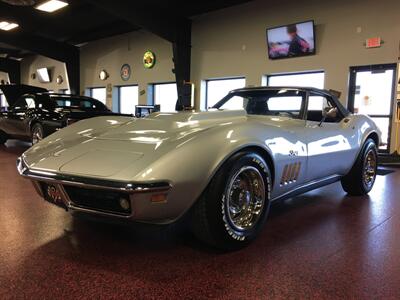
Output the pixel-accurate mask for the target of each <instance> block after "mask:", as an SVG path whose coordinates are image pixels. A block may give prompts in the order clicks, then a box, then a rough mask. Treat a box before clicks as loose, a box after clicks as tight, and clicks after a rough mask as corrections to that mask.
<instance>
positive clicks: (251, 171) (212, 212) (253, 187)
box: [192, 152, 271, 250]
mask: <svg viewBox="0 0 400 300" xmlns="http://www.w3.org/2000/svg"><path fill="white" fill-rule="evenodd" d="M270 191H271V174H270V170H269V167H268V165H267V163H266V162H265V160H264V159H263V158H262V157H261V156H260V155H259V154H256V153H252V152H240V153H237V154H235V155H233V156H232V157H231V158H230V159H228V161H227V162H225V163H224V164H223V166H222V167H221V168H220V169H219V171H218V172H217V173H216V174H215V176H214V177H213V179H212V180H211V182H210V184H209V185H208V187H207V189H206V190H205V191H204V193H203V195H202V196H201V198H200V199H199V201H198V202H197V203H196V205H195V207H194V215H193V221H192V222H193V223H192V230H193V232H194V234H195V235H196V237H197V238H198V239H200V240H202V241H203V242H205V243H207V244H209V245H211V246H214V247H217V248H220V249H223V250H236V249H240V248H243V247H244V246H246V245H248V244H249V242H251V241H252V240H254V239H255V238H256V237H257V236H258V234H259V233H260V231H261V229H262V228H263V225H264V223H265V221H266V219H267V215H268V211H269V206H270Z"/></svg>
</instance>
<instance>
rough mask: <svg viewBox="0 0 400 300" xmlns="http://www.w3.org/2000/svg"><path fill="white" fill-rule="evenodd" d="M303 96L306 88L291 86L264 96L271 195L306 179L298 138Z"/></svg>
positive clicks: (302, 123) (303, 152)
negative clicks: (271, 160) (272, 163)
mask: <svg viewBox="0 0 400 300" xmlns="http://www.w3.org/2000/svg"><path fill="white" fill-rule="evenodd" d="M306 97H307V94H306V92H304V91H300V90H295V89H293V90H291V89H281V90H279V91H278V92H277V93H276V94H275V95H272V96H270V97H268V101H267V110H266V115H267V116H268V117H267V118H266V121H265V124H266V125H267V127H266V130H267V131H268V132H271V133H273V134H272V135H271V137H272V138H271V139H268V140H266V141H265V143H266V145H267V146H268V148H269V149H271V151H272V152H273V153H274V154H275V158H274V159H275V178H276V180H275V182H274V187H273V192H272V197H273V198H275V197H276V196H278V195H282V194H285V193H288V192H290V191H292V190H294V189H296V188H297V187H298V186H301V185H302V184H304V182H305V181H306V180H307V173H306V169H307V145H306V143H304V142H303V140H302V137H303V136H304V132H305V126H306V121H305V120H304V114H305V106H306ZM250 112H251V111H250ZM271 125H272V127H271Z"/></svg>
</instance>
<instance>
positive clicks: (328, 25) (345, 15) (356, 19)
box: [22, 0, 400, 151]
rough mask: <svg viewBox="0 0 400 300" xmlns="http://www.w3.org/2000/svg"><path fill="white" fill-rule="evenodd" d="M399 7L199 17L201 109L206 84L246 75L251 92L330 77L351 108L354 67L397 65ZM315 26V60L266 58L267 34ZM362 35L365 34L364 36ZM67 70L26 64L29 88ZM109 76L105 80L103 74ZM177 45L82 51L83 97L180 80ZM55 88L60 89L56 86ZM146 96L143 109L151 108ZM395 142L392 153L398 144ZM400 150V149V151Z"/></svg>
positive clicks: (311, 2)
mask: <svg viewBox="0 0 400 300" xmlns="http://www.w3.org/2000/svg"><path fill="white" fill-rule="evenodd" d="M399 11H400V1H398V0H381V1H376V0H352V1H346V0H335V1H321V0H302V1H293V0H280V1H267V0H256V1H252V2H249V3H246V4H243V5H239V6H234V7H231V8H228V9H223V10H220V11H216V12H212V13H208V14H205V15H202V16H198V17H196V18H195V19H194V20H193V33H192V72H191V75H192V81H193V82H194V83H195V84H196V93H195V95H196V97H195V104H196V107H199V106H200V86H201V82H202V80H204V79H207V78H217V77H231V76H245V77H246V82H247V85H260V84H261V78H262V76H263V75H265V74H273V73H283V72H296V71H306V70H324V71H325V73H326V77H325V87H326V88H330V89H335V90H339V91H341V92H342V95H343V96H342V99H341V100H342V102H343V103H345V104H346V102H347V93H348V90H347V85H348V78H349V67H350V66H358V65H371V64H381V63H395V62H397V61H398V57H399V56H400V53H399V39H400V18H399V17H398V13H399ZM310 19H313V20H315V23H316V38H317V54H316V55H314V56H309V57H302V58H292V59H285V60H276V61H272V60H269V59H268V56H267V45H266V37H265V36H266V28H268V27H274V26H279V25H285V24H288V23H294V22H298V21H305V20H310ZM358 28H360V29H361V32H358V31H357V29H358ZM375 36H380V37H381V38H382V39H383V41H384V44H383V46H382V47H381V48H378V49H365V47H364V45H363V44H364V42H365V39H366V38H369V37H375ZM148 49H150V50H152V51H154V52H155V54H156V56H157V63H156V66H155V67H154V68H153V69H150V70H147V69H145V68H144V67H143V64H142V57H143V54H144V52H145V51H146V50H148ZM124 63H128V64H130V65H131V68H132V76H131V79H130V80H129V81H128V82H124V81H122V80H121V78H120V69H121V66H122V65H123V64H124ZM50 65H53V66H55V67H56V69H57V70H59V71H58V72H60V73H62V71H63V70H65V67H63V68H62V67H61V66H60V65H59V64H56V63H55V62H54V61H51V60H49V61H46V60H43V59H42V58H40V57H36V58H35V59H34V60H33V61H30V62H29V61H27V60H24V62H23V63H22V81H23V82H25V83H32V84H37V82H32V81H31V80H30V78H29V75H30V74H31V73H32V72H33V71H34V70H35V69H36V68H37V67H38V66H41V67H43V66H50ZM102 69H105V70H106V71H107V72H108V73H109V74H110V77H109V79H107V80H106V81H101V80H100V79H99V77H98V74H99V72H100V70H102ZM172 69H173V62H172V46H171V44H170V43H169V42H167V41H165V40H163V39H161V38H159V37H157V36H155V35H153V34H151V33H148V32H145V31H137V32H132V33H129V34H125V35H121V36H116V37H112V38H108V39H104V40H99V41H96V42H91V43H89V44H87V45H86V46H84V47H82V49H81V90H82V93H83V90H84V88H89V87H98V86H107V84H111V86H118V85H129V84H138V85H139V90H140V91H147V85H148V84H149V83H155V82H167V81H175V76H174V74H173V73H172V71H171V70H172ZM49 86H51V85H47V86H45V87H47V88H50V89H55V87H54V88H51V87H49ZM146 100H147V95H146V94H142V95H141V96H140V99H139V103H141V104H145V103H146ZM394 133H395V131H394V130H393V136H392V151H394V141H395V137H394ZM399 150H400V149H399Z"/></svg>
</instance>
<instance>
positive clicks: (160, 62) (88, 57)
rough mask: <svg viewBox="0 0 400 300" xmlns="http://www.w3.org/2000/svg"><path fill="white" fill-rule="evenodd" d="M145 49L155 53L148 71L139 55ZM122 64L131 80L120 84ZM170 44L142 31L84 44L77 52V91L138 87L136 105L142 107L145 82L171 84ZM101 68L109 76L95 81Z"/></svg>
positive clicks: (146, 83) (173, 76) (145, 99)
mask: <svg viewBox="0 0 400 300" xmlns="http://www.w3.org/2000/svg"><path fill="white" fill-rule="evenodd" d="M147 50H151V51H153V52H154V53H155V54H156V65H155V66H154V67H153V68H152V69H145V68H144V66H143V55H144V53H145V52H146V51H147ZM123 64H129V65H130V66H131V71H132V74H131V78H130V80H129V81H123V80H122V79H121V76H120V71H121V67H122V65H123ZM173 68H174V65H173V62H172V45H171V44H170V43H169V42H167V41H165V40H163V39H161V38H159V37H157V36H155V35H153V34H151V33H148V32H145V31H137V32H132V33H128V34H124V35H120V36H116V37H112V38H108V39H105V40H99V41H95V42H92V43H89V44H87V45H86V46H84V47H82V49H81V88H82V89H83V88H89V87H100V86H107V84H111V85H112V86H114V87H115V86H119V85H132V84H138V85H139V91H144V92H145V94H141V95H140V97H139V103H140V104H146V101H147V85H148V83H156V82H170V81H175V75H174V74H173V73H172V69H173ZM102 69H104V70H106V71H107V72H108V74H109V75H110V77H109V78H108V79H107V80H106V81H102V80H100V78H99V73H100V71H101V70H102Z"/></svg>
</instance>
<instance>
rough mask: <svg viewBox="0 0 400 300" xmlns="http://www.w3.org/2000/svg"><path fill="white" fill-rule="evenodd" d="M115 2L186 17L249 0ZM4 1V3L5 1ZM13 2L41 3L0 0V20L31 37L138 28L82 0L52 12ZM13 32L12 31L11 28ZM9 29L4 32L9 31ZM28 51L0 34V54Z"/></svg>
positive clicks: (73, 37) (75, 40)
mask: <svg viewBox="0 0 400 300" xmlns="http://www.w3.org/2000/svg"><path fill="white" fill-rule="evenodd" d="M64 1H66V0H64ZM110 1H113V3H115V5H116V6H117V5H118V2H123V3H124V4H125V5H129V8H130V9H131V10H136V11H140V12H141V13H142V14H144V15H148V18H152V16H153V14H154V13H155V12H156V13H158V15H160V14H162V15H164V16H168V17H169V18H181V17H184V18H190V17H193V16H195V15H199V14H203V13H206V12H210V11H213V10H218V9H222V8H226V7H229V6H234V5H237V4H240V3H244V2H248V1H249V0H196V1H190V0H189V1H188V0H187V1H179V0H168V1H167V0H153V1H148V2H147V1H136V0H131V1H129V0H125V1H124V0H110ZM6 2H7V3H6ZM10 2H11V3H13V2H14V4H15V3H16V2H20V3H21V2H31V3H41V2H43V1H37V0H36V1H35V0H26V1H24V0H0V21H1V20H7V21H13V22H16V23H18V24H19V25H20V27H19V28H18V29H16V30H15V32H17V31H18V32H19V33H23V34H24V35H29V36H33V37H41V38H46V39H48V40H54V41H57V42H62V43H67V44H71V45H80V44H83V43H86V42H90V41H93V40H97V39H101V38H106V37H110V36H114V35H118V34H122V33H126V32H130V31H134V30H138V29H140V26H138V25H136V24H135V20H131V21H130V22H128V21H127V20H124V19H120V18H118V17H116V16H115V14H112V13H109V12H108V11H107V10H104V9H102V8H99V7H98V6H95V5H92V4H91V3H90V1H86V0H68V1H67V2H68V3H69V6H67V7H66V8H64V9H61V10H60V11H58V12H55V13H52V14H51V13H45V12H41V11H38V10H36V9H34V8H33V6H20V5H11V4H9V3H10ZM13 32H14V31H13ZM13 32H9V33H7V34H12V33H13ZM27 55H30V53H29V52H28V51H25V50H23V49H18V48H16V47H13V46H9V45H7V44H5V43H4V41H2V40H1V37H0V56H2V57H9V58H23V57H25V56H27Z"/></svg>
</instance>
